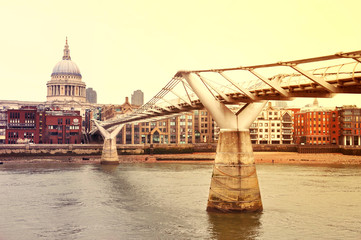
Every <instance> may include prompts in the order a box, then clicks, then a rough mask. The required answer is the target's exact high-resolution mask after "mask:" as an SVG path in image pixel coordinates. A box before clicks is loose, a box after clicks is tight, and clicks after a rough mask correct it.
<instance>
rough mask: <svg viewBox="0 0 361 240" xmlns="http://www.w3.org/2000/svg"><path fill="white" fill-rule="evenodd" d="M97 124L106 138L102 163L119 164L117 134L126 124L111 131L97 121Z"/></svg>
mask: <svg viewBox="0 0 361 240" xmlns="http://www.w3.org/2000/svg"><path fill="white" fill-rule="evenodd" d="M94 123H95V125H96V126H97V127H98V129H99V131H100V133H101V135H102V136H103V138H104V144H103V151H102V157H101V160H100V163H101V164H119V158H118V151H117V135H118V133H119V132H120V130H121V129H122V128H123V126H124V124H121V125H119V126H118V127H117V128H116V129H115V130H114V131H113V132H111V133H109V132H108V131H107V130H105V129H104V128H103V127H102V126H100V125H99V124H98V123H97V122H96V121H94Z"/></svg>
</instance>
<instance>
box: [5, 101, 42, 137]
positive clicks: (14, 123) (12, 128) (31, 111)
mask: <svg viewBox="0 0 361 240" xmlns="http://www.w3.org/2000/svg"><path fill="white" fill-rule="evenodd" d="M37 126H39V114H38V111H37V109H36V107H21V108H20V109H8V110H7V128H6V134H5V138H6V140H5V142H6V143H7V144H16V143H39V128H38V127H37Z"/></svg>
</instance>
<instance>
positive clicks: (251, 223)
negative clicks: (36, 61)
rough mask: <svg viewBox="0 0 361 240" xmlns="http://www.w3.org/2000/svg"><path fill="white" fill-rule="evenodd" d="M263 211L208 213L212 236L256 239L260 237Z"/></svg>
mask: <svg viewBox="0 0 361 240" xmlns="http://www.w3.org/2000/svg"><path fill="white" fill-rule="evenodd" d="M260 216H261V213H232V214H225V213H214V212H212V213H208V219H209V223H210V229H211V230H212V238H214V239H256V238H257V237H259V235H260V234H259V229H260V225H261V223H260Z"/></svg>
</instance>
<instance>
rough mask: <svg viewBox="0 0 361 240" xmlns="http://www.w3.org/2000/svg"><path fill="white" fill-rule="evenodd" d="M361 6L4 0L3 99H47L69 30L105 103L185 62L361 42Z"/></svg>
mask: <svg viewBox="0 0 361 240" xmlns="http://www.w3.org/2000/svg"><path fill="white" fill-rule="evenodd" d="M360 9H361V1H359V0H342V1H338V0H337V1H336V0H335V1H332V0H324V1H320V0H299V1H292V0H285V1H280V0H277V1H272V0H264V1H262V0H260V1H244V0H238V1H231V0H222V1H216V0H215V1H211V0H208V1H197V0H190V1H188V0H182V1H170V0H164V1H163V0H152V1H150V0H144V1H137V0H129V1H123V0H114V1H107V0H102V1H94V0H87V1H82V0H71V1H67V0H63V1H51V0H44V1H39V0H31V1H29V0H25V1H17V0H12V1H9V0H6V1H4V0H0V22H1V37H0V46H1V48H2V49H1V56H0V78H1V91H0V99H2V100H34V101H45V100H46V82H47V81H49V80H50V75H51V73H52V69H53V67H54V65H55V64H56V63H57V62H58V61H60V60H61V58H62V56H63V48H64V44H65V37H66V36H68V41H69V47H70V54H71V57H72V60H73V61H74V62H75V63H76V64H77V65H78V67H79V68H80V71H81V73H82V76H83V81H84V82H85V83H86V85H87V87H92V88H93V89H95V90H96V91H97V94H98V103H117V104H118V103H119V104H120V103H123V102H124V98H125V97H126V96H129V97H130V95H131V93H132V92H133V91H134V90H137V89H141V90H142V91H143V92H144V93H145V101H148V100H149V99H150V98H151V97H153V96H154V95H155V94H156V93H157V92H158V91H159V90H160V89H161V88H162V87H164V86H165V84H166V83H167V82H168V81H169V80H170V79H171V78H172V76H173V75H174V74H175V73H176V72H177V71H178V70H181V69H199V68H221V67H235V66H240V65H251V64H262V63H270V62H276V61H281V60H282V61H286V60H295V59H300V58H308V57H315V56H321V55H329V54H334V53H336V52H340V51H343V52H347V51H355V50H361V31H360V29H361V28H360ZM360 96H361V95H358V96H356V97H355V96H354V95H353V96H351V97H350V96H337V97H335V98H333V99H327V100H323V99H321V100H319V102H320V104H321V105H342V104H357V101H358V102H360V103H361V101H360V100H361V97H360ZM312 101H313V100H312V99H306V100H303V101H300V100H299V101H297V104H301V105H304V103H305V104H306V103H311V102H312ZM359 106H360V104H359Z"/></svg>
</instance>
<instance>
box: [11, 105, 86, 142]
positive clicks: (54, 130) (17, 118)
mask: <svg viewBox="0 0 361 240" xmlns="http://www.w3.org/2000/svg"><path fill="white" fill-rule="evenodd" d="M6 117H7V120H6V121H7V124H6V131H5V143H7V144H17V143H36V144H38V143H40V144H41V143H47V144H53V143H54V144H62V143H69V144H77V143H80V142H81V130H82V128H81V120H82V118H81V116H80V112H79V111H76V112H74V111H52V110H50V109H47V110H39V109H38V108H37V107H21V108H20V109H8V110H7V111H6Z"/></svg>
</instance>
